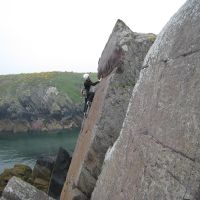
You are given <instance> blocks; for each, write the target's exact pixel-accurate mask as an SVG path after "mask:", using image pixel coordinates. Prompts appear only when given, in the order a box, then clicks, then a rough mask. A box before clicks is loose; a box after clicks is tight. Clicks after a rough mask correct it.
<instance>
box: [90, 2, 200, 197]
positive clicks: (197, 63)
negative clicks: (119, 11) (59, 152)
mask: <svg viewBox="0 0 200 200" xmlns="http://www.w3.org/2000/svg"><path fill="white" fill-rule="evenodd" d="M199 33H200V1H199V0H188V1H187V2H186V4H185V5H184V6H183V7H182V8H181V9H180V10H179V11H178V12H177V13H176V14H175V15H174V16H173V17H172V18H171V20H170V21H169V23H168V24H167V25H166V26H165V28H164V29H163V30H162V32H161V33H160V34H159V36H158V38H157V40H156V42H155V43H154V44H153V46H152V48H151V49H150V51H149V53H148V55H147V57H146V59H145V66H148V68H147V69H144V70H142V71H141V73H140V78H139V80H138V82H137V85H136V86H135V88H134V90H133V94H132V98H131V100H130V104H129V108H128V112H127V116H126V118H125V121H124V125H123V128H122V131H121V133H120V136H119V138H118V140H117V142H116V143H115V144H114V145H113V147H112V148H111V149H110V151H109V152H108V153H107V154H106V155H107V156H106V159H105V165H104V167H103V170H102V173H101V175H100V176H99V179H98V182H97V185H96V188H95V190H94V192H93V194H92V198H91V199H92V200H102V199H103V200H124V199H126V200H132V199H134V200H144V199H148V200H157V199H159V200H164V199H165V200H186V199H187V200H199V199H200V164H199V163H200V162H199V161H200V160H199V158H200V34H199Z"/></svg>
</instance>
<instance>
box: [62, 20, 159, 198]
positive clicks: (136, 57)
mask: <svg viewBox="0 0 200 200" xmlns="http://www.w3.org/2000/svg"><path fill="white" fill-rule="evenodd" d="M155 38H156V37H155V35H154V34H139V33H134V32H132V31H131V30H130V29H129V28H128V27H127V26H126V25H125V24H124V23H123V22H122V21H121V20H118V21H117V23H116V25H115V27H114V29H113V31H112V34H111V35H110V38H109V40H108V42H107V44H106V46H105V49H104V51H103V53H102V55H101V58H100V60H99V67H98V76H99V77H103V79H102V81H101V82H100V84H99V86H98V88H97V91H96V94H95V97H94V100H93V103H92V106H91V109H90V112H89V115H88V117H87V119H86V120H85V123H84V127H83V130H82V132H81V134H80V136H79V139H78V142H77V145H76V148H75V152H74V154H73V158H72V162H71V165H70V168H69V171H68V174H67V178H66V182H65V185H64V187H63V191H62V195H61V199H63V200H64V199H65V200H70V199H74V200H75V199H90V196H91V193H92V191H93V189H94V187H95V184H96V181H97V179H98V176H99V174H100V173H101V167H102V164H103V160H104V157H105V153H106V151H107V149H108V148H109V147H110V146H112V145H113V143H114V142H115V140H116V139H117V138H118V136H119V133H120V130H121V128H122V123H123V120H124V117H125V115H126V110H127V107H128V103H129V99H130V97H131V94H132V90H133V87H134V85H135V83H136V81H137V78H138V76H139V71H140V69H141V66H142V62H143V60H144V57H145V55H146V54H147V52H148V50H149V48H150V46H151V45H152V43H153V42H154V40H155Z"/></svg>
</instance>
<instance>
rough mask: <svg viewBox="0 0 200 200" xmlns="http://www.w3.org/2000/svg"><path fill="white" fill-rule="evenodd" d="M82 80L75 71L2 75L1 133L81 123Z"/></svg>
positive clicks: (66, 126)
mask: <svg viewBox="0 0 200 200" xmlns="http://www.w3.org/2000/svg"><path fill="white" fill-rule="evenodd" d="M93 75H94V74H93ZM82 81H83V80H82V74H81V73H72V72H46V73H33V74H19V75H6V76H0V91H1V93H0V132H27V131H51V130H60V129H68V128H72V127H77V126H80V123H81V118H82V117H81V115H82V106H81V103H82V101H83V100H82V99H81V98H80V88H81V85H82Z"/></svg>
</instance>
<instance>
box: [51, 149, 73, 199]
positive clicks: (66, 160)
mask: <svg viewBox="0 0 200 200" xmlns="http://www.w3.org/2000/svg"><path fill="white" fill-rule="evenodd" d="M70 163H71V156H70V155H69V153H68V152H67V151H66V150H65V149H63V148H61V147H60V148H59V151H58V154H57V158H56V161H55V165H54V169H53V172H52V175H51V180H50V183H49V190H48V194H49V195H50V196H51V197H54V198H56V199H59V197H60V194H61V191H62V188H63V185H64V182H65V179H66V175H67V171H68V169H69V165H70Z"/></svg>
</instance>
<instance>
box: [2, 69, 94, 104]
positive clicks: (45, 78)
mask: <svg viewBox="0 0 200 200" xmlns="http://www.w3.org/2000/svg"><path fill="white" fill-rule="evenodd" d="M90 76H91V79H92V80H93V81H96V80H97V74H96V73H90ZM82 77H83V73H74V72H42V73H31V74H17V75H1V76H0V91H1V92H0V99H5V98H10V97H12V98H15V97H16V96H17V93H18V91H20V90H22V89H23V88H30V87H39V86H40V85H43V86H47V87H48V86H55V87H56V88H57V89H58V91H59V92H62V93H64V94H67V95H68V96H69V98H70V99H71V100H72V101H74V102H75V103H79V102H80V101H81V98H80V90H81V88H82V87H83V81H84V80H83V78H82Z"/></svg>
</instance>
